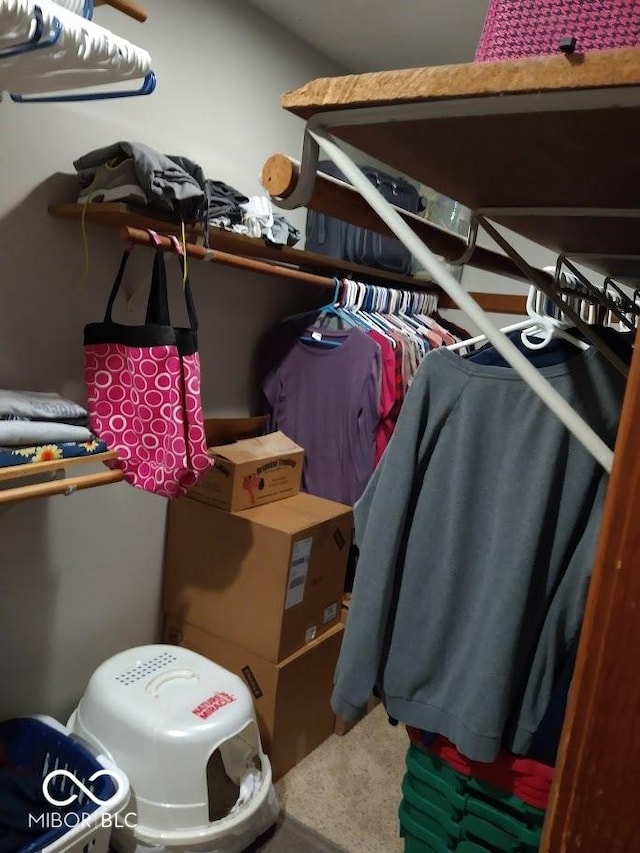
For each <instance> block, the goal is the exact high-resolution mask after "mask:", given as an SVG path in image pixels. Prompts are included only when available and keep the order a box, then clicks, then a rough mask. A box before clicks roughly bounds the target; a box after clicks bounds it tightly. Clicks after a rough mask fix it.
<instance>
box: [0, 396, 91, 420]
mask: <svg viewBox="0 0 640 853" xmlns="http://www.w3.org/2000/svg"><path fill="white" fill-rule="evenodd" d="M8 415H14V416H16V417H19V418H29V419H32V420H62V419H64V420H65V421H66V420H67V419H69V418H86V417H87V410H86V409H84V408H83V407H82V406H80V405H78V403H74V402H73V400H66V399H65V398H64V397H61V396H60V395H59V394H56V393H55V392H54V391H6V390H4V389H0V416H8Z"/></svg>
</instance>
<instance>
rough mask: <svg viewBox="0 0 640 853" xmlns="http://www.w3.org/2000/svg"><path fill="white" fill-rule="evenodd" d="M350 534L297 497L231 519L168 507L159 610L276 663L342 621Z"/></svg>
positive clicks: (345, 511) (184, 502)
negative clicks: (162, 609)
mask: <svg viewBox="0 0 640 853" xmlns="http://www.w3.org/2000/svg"><path fill="white" fill-rule="evenodd" d="M352 526H353V517H352V512H351V508H350V507H347V506H344V505H343V504H338V503H334V502H333V501H327V500H324V499H323V498H317V497H314V496H312V495H307V494H304V493H301V494H299V495H296V496H295V497H293V498H286V499H285V500H282V501H278V502H277V503H271V504H266V505H265V506H261V507H256V508H255V509H251V510H246V511H244V512H238V513H233V512H232V513H229V512H224V511H222V510H218V509H215V508H214V507H212V506H208V505H206V504H203V503H200V502H199V501H194V500H191V499H189V498H181V499H180V500H177V501H171V503H170V506H169V520H168V525H167V542H166V553H165V576H164V596H163V599H164V611H165V613H167V614H170V615H172V616H175V617H177V618H178V619H180V620H182V621H184V622H188V623H189V624H190V625H194V626H195V627H197V628H201V629H202V630H204V631H209V632H210V633H212V634H215V635H216V636H218V637H222V638H224V639H225V640H229V641H231V642H233V643H237V644H238V645H239V646H242V647H243V648H245V649H247V650H248V651H251V652H254V653H255V654H256V655H259V656H260V657H262V658H264V659H265V660H268V661H271V662H272V663H278V661H281V660H283V659H284V658H286V657H289V655H291V654H293V653H294V652H296V651H298V649H300V648H302V646H304V645H306V644H307V643H310V642H312V641H313V640H314V639H316V637H319V636H321V635H322V634H323V633H325V632H326V631H328V630H329V629H330V628H331V627H332V626H333V625H335V624H336V623H337V622H339V621H340V604H341V602H342V594H343V591H344V578H345V571H346V565H347V557H348V553H349V543H350V541H351V531H352Z"/></svg>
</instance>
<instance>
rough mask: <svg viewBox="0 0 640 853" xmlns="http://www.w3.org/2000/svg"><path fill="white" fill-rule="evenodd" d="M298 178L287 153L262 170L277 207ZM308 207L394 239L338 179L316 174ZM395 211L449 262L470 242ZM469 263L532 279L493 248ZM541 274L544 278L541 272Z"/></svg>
mask: <svg viewBox="0 0 640 853" xmlns="http://www.w3.org/2000/svg"><path fill="white" fill-rule="evenodd" d="M298 176H299V168H298V164H297V163H296V162H295V161H294V160H292V159H291V158H290V157H287V155H286V154H273V155H272V156H271V157H269V159H268V160H266V161H265V164H264V166H263V167H262V176H261V180H262V185H263V187H264V188H265V190H266V191H267V192H268V193H269V195H270V196H271V197H272V199H273V201H274V204H276V205H277V203H278V201H277V199H278V198H286V197H287V196H288V195H291V193H292V192H293V190H294V188H295V186H296V183H297V181H298ZM307 207H308V208H309V209H310V210H316V211H318V213H326V214H327V215H328V216H334V217H336V218H337V219H342V220H344V221H345V222H350V223H352V224H353V225H358V226H359V227H361V228H368V229H369V230H371V231H376V232H378V233H379V234H385V235H388V236H391V237H393V236H394V235H393V233H392V232H391V231H390V229H389V228H387V226H386V224H385V223H384V222H383V221H382V220H381V219H380V218H379V217H378V215H377V214H376V213H375V212H374V211H373V209H372V208H371V207H369V205H368V204H367V202H366V201H365V200H364V199H363V198H362V196H361V195H360V193H358V192H357V191H356V190H354V189H353V187H351V186H350V185H349V184H346V183H344V182H343V181H337V180H336V179H335V178H328V177H326V176H325V175H321V174H317V175H316V182H315V186H314V189H313V194H312V196H311V198H310V199H309V202H308V203H307ZM396 210H397V211H398V213H399V214H400V215H401V216H402V217H403V219H404V220H405V221H406V222H407V224H408V225H409V226H410V227H411V228H412V229H413V230H414V231H415V233H416V234H417V235H418V237H420V239H421V240H422V242H423V243H425V244H426V245H427V246H428V247H429V248H430V249H431V251H432V252H434V253H435V254H436V255H440V256H441V257H443V258H446V259H448V260H450V261H455V260H457V259H458V258H460V257H461V256H462V254H463V252H464V251H465V249H466V247H467V242H466V240H464V239H463V238H462V237H459V236H457V235H456V234H451V233H449V232H447V231H444V230H443V229H440V228H437V227H436V226H434V225H432V224H430V223H429V222H427V220H425V219H423V218H422V217H421V216H417V215H416V214H413V213H407V211H405V210H401V209H400V208H396ZM466 263H468V264H469V266H472V267H477V268H478V269H483V270H486V271H487V272H491V273H495V274H496V275H504V276H507V277H508V278H514V279H517V280H518V281H526V283H527V284H530V281H529V279H528V278H527V277H526V276H525V275H524V274H523V273H522V271H521V270H520V269H519V268H518V267H517V266H516V264H514V262H513V261H512V260H511V259H510V258H507V257H505V256H504V255H500V254H498V253H497V252H492V251H491V250H490V249H483V248H482V247H480V246H476V247H475V248H474V249H473V252H472V254H471V257H470V258H469V260H468V261H466ZM541 274H542V275H545V273H542V272H541Z"/></svg>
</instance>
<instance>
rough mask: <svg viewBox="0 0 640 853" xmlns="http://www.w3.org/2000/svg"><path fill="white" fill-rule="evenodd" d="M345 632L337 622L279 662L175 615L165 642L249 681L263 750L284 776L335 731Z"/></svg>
mask: <svg viewBox="0 0 640 853" xmlns="http://www.w3.org/2000/svg"><path fill="white" fill-rule="evenodd" d="M343 631H344V628H343V626H342V624H341V623H338V624H337V625H334V627H333V628H331V630H330V631H328V632H327V633H326V634H324V635H323V636H322V637H320V638H319V639H317V640H315V641H314V642H313V643H311V644H310V645H309V646H307V647H306V648H304V649H301V650H300V651H298V652H297V653H296V654H294V655H292V656H291V657H289V658H287V659H286V660H283V661H282V662H281V663H279V664H274V663H270V662H269V661H265V660H264V659H263V658H261V657H259V656H258V655H254V654H252V653H251V652H248V651H246V650H245V649H243V648H241V647H240V646H238V645H235V644H234V643H229V642H226V641H225V640H221V639H220V638H219V637H215V636H213V635H212V634H208V633H207V632H206V631H201V630H200V629H198V628H195V627H193V626H192V625H188V624H186V623H184V622H180V621H176V620H171V619H168V620H167V621H166V623H165V641H166V642H169V643H173V644H175V645H181V646H185V647H186V648H188V649H192V650H193V651H195V652H198V653H199V654H201V655H204V656H205V657H207V658H210V659H211V660H213V661H215V662H216V663H218V664H220V666H223V667H224V668H225V669H228V670H229V671H230V672H233V673H235V674H236V675H239V676H240V677H241V678H243V679H244V680H245V682H246V684H247V685H248V687H249V690H250V691H251V693H252V694H253V697H254V704H255V709H256V716H257V718H258V725H259V727H260V737H261V739H262V746H263V749H264V751H265V752H266V753H267V755H268V756H269V758H270V760H271V766H272V769H273V775H274V779H279V778H280V777H281V776H284V774H285V773H286V772H287V771H288V770H290V769H291V768H292V767H294V766H295V765H296V764H297V763H298V762H299V761H301V760H302V759H303V758H304V757H305V756H306V755H308V754H309V753H310V752H312V751H313V750H314V749H315V748H316V747H317V746H320V744H321V743H322V742H323V741H325V740H326V739H327V738H328V737H329V736H330V735H331V734H332V733H333V728H334V720H335V718H334V715H333V711H332V710H331V707H330V704H329V703H330V700H331V693H332V690H333V674H334V671H335V668H336V663H337V661H338V655H339V653H340V645H341V643H342V635H343Z"/></svg>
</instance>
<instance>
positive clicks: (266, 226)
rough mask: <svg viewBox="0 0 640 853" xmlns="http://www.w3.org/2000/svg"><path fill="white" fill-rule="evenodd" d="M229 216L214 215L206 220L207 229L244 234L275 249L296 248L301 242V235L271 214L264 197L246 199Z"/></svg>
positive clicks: (270, 207) (269, 206)
mask: <svg viewBox="0 0 640 853" xmlns="http://www.w3.org/2000/svg"><path fill="white" fill-rule="evenodd" d="M238 210H239V218H238V214H236V212H234V213H231V214H226V213H219V212H216V213H214V214H213V215H211V216H210V217H209V225H213V226H214V227H216V228H222V229H224V230H225V231H233V232H234V233H235V234H244V235H245V236H246V237H253V238H255V239H264V240H266V241H267V242H268V243H272V244H273V245H275V246H295V244H296V243H297V242H298V241H299V240H300V231H299V230H298V229H297V228H296V227H295V225H292V224H291V223H290V222H289V221H288V220H287V219H286V217H284V216H283V215H282V214H280V213H274V212H273V207H272V205H271V201H270V200H269V199H268V198H267V196H260V195H254V196H251V198H249V199H247V198H245V200H244V202H241V203H240V204H239V205H238Z"/></svg>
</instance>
